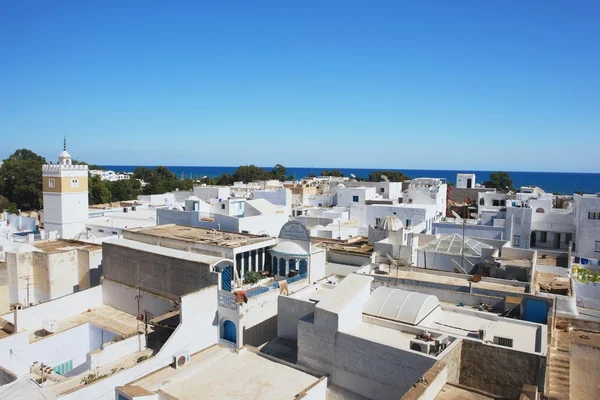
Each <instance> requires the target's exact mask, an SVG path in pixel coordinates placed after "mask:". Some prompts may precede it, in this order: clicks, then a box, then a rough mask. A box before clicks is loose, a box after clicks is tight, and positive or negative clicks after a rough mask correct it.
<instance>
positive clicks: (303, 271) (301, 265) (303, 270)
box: [300, 260, 307, 275]
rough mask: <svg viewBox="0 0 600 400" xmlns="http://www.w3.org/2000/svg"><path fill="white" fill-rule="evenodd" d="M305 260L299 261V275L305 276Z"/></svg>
mask: <svg viewBox="0 0 600 400" xmlns="http://www.w3.org/2000/svg"><path fill="white" fill-rule="evenodd" d="M306 272H307V271H306V260H300V275H306Z"/></svg>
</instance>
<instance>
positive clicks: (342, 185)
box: [337, 183, 346, 188]
mask: <svg viewBox="0 0 600 400" xmlns="http://www.w3.org/2000/svg"><path fill="white" fill-rule="evenodd" d="M337 187H341V188H345V187H346V185H344V184H343V183H340V184H339V185H337Z"/></svg>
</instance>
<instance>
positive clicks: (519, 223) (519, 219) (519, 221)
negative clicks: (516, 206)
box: [515, 217, 521, 225]
mask: <svg viewBox="0 0 600 400" xmlns="http://www.w3.org/2000/svg"><path fill="white" fill-rule="evenodd" d="M515 225H521V217H515Z"/></svg>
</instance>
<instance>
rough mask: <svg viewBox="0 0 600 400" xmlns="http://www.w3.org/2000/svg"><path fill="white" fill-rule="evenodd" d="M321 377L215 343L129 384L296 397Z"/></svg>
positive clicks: (221, 394) (170, 390) (189, 395)
mask: <svg viewBox="0 0 600 400" xmlns="http://www.w3.org/2000/svg"><path fill="white" fill-rule="evenodd" d="M318 381H319V378H317V377H315V376H312V375H309V374H307V373H304V372H302V371H299V370H296V369H294V368H291V367H288V366H287V365H284V364H281V363H279V362H276V361H272V360H270V359H269V358H267V357H265V356H263V355H261V354H260V353H258V350H256V349H253V348H248V347H245V348H242V349H241V350H239V352H238V353H235V352H233V351H231V350H229V349H226V348H223V347H219V346H213V347H210V348H208V349H206V350H203V351H201V352H200V353H197V354H195V355H194V356H192V360H191V362H190V363H189V364H188V365H186V366H184V367H182V368H180V369H174V368H172V367H171V366H168V367H164V368H162V369H160V370H158V371H156V372H154V373H151V374H149V375H146V376H145V377H143V378H141V379H139V380H137V381H134V382H132V383H131V384H129V385H127V386H129V387H131V386H137V387H139V388H141V389H144V390H146V391H149V392H156V391H157V390H159V389H160V390H161V391H162V393H164V394H165V395H166V396H171V397H170V398H176V399H197V398H199V397H202V398H207V399H286V398H287V399H294V398H296V397H297V396H298V394H299V393H301V392H302V391H304V390H305V389H307V388H308V387H309V386H311V385H313V384H315V383H317V382H318Z"/></svg>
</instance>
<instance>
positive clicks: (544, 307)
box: [523, 299, 548, 324]
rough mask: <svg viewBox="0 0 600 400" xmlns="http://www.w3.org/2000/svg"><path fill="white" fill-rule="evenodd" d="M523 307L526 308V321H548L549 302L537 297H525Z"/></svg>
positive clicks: (543, 322) (541, 322) (542, 322)
mask: <svg viewBox="0 0 600 400" xmlns="http://www.w3.org/2000/svg"><path fill="white" fill-rule="evenodd" d="M523 307H524V308H525V312H524V315H523V317H524V318H523V319H524V320H525V321H529V322H537V323H539V324H545V323H547V321H548V320H547V318H548V303H546V302H545V301H541V300H535V299H523Z"/></svg>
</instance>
